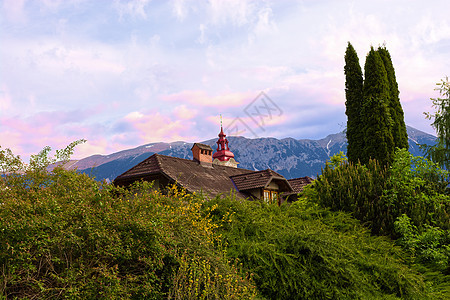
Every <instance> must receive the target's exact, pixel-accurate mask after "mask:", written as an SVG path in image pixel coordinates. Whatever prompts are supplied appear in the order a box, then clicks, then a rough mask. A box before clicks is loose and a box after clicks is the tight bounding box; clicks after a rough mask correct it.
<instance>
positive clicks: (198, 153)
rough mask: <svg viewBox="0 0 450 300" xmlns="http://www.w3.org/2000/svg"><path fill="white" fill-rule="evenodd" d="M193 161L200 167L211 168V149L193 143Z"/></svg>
mask: <svg viewBox="0 0 450 300" xmlns="http://www.w3.org/2000/svg"><path fill="white" fill-rule="evenodd" d="M191 150H192V156H193V157H194V160H195V161H197V162H199V163H200V164H201V165H202V166H205V167H211V168H212V151H213V150H212V148H211V147H210V146H208V145H205V144H200V143H195V144H194V146H192V148H191Z"/></svg>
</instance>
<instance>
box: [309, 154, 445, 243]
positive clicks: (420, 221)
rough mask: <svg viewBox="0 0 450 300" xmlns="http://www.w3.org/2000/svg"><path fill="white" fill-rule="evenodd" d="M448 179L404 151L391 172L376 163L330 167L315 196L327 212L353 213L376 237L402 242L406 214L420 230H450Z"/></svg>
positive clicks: (373, 161) (332, 165) (321, 179)
mask: <svg viewBox="0 0 450 300" xmlns="http://www.w3.org/2000/svg"><path fill="white" fill-rule="evenodd" d="M332 162H333V161H332ZM447 179H448V172H446V171H444V170H441V169H440V168H439V167H438V166H437V165H436V164H434V163H433V162H431V161H428V160H426V159H424V158H422V157H413V156H412V155H411V154H410V153H409V152H408V151H406V150H404V149H400V150H398V151H397V152H396V154H395V157H394V162H393V163H392V164H391V166H390V167H389V169H385V168H384V167H382V166H380V165H379V164H378V163H377V161H375V160H372V161H370V162H369V163H367V164H366V165H360V164H356V165H355V164H351V163H347V162H345V161H341V163H339V164H336V163H328V164H327V165H326V166H325V168H324V169H323V170H322V175H321V176H319V178H318V179H317V180H316V181H315V183H314V190H315V197H316V199H317V200H318V202H319V203H320V204H321V205H322V206H324V207H329V208H331V209H332V210H342V211H347V212H351V213H352V214H353V216H354V217H356V218H357V219H359V220H361V221H362V222H363V223H365V224H367V225H368V226H369V227H370V228H371V230H372V233H375V234H386V235H390V236H396V234H395V231H394V222H395V221H396V220H397V218H398V217H400V216H401V215H403V214H406V215H408V216H409V217H410V218H411V221H412V222H413V223H414V224H415V225H416V226H423V225H424V224H427V225H430V226H438V227H440V228H442V229H444V230H448V229H450V223H449V222H450V221H449V220H450V197H449V196H448V195H447V194H446V186H447V184H448V182H447Z"/></svg>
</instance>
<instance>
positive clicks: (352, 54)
mask: <svg viewBox="0 0 450 300" xmlns="http://www.w3.org/2000/svg"><path fill="white" fill-rule="evenodd" d="M344 73H345V98H346V101H345V108H346V109H345V114H346V115H347V133H346V134H347V142H348V146H347V157H348V159H349V161H351V162H353V163H357V162H358V161H359V160H361V158H362V157H361V154H362V153H363V149H364V132H363V124H362V121H361V107H362V104H363V75H362V71H361V66H360V64H359V59H358V54H356V51H355V49H354V48H353V46H352V44H350V42H349V43H348V46H347V50H346V51H345V66H344Z"/></svg>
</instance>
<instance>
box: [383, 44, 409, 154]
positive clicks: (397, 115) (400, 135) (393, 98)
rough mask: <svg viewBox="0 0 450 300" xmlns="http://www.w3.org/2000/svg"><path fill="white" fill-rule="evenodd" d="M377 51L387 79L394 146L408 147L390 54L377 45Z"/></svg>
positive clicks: (384, 48)
mask: <svg viewBox="0 0 450 300" xmlns="http://www.w3.org/2000/svg"><path fill="white" fill-rule="evenodd" d="M377 52H378V54H379V55H380V57H381V59H382V60H383V64H384V68H385V69H386V74H387V79H388V81H389V94H390V97H389V112H390V114H391V118H392V124H391V125H392V128H391V132H392V137H393V139H394V146H395V147H398V148H405V149H408V147H409V145H408V134H407V133H406V125H405V119H404V113H403V109H402V105H401V104H400V98H399V94H400V92H399V90H398V84H397V79H396V78H395V70H394V66H393V64H392V60H391V55H390V54H389V51H388V50H387V49H386V47H384V46H383V47H378V50H377Z"/></svg>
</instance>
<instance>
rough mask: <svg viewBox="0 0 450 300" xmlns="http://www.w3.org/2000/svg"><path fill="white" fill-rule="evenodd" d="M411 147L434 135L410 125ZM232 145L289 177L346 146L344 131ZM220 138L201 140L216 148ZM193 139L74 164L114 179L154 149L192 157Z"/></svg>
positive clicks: (247, 164) (309, 172)
mask: <svg viewBox="0 0 450 300" xmlns="http://www.w3.org/2000/svg"><path fill="white" fill-rule="evenodd" d="M407 130H408V136H409V150H410V152H411V153H412V154H413V155H422V153H421V150H420V149H419V146H418V145H417V144H418V143H419V144H433V143H434V141H435V139H436V138H435V137H434V136H432V135H430V134H427V133H424V132H422V131H420V130H417V129H415V128H412V127H410V126H408V127H407ZM228 140H229V145H230V149H231V151H233V153H234V155H235V158H236V160H237V161H238V162H239V163H240V164H239V167H240V168H245V169H251V170H264V169H267V168H270V169H272V170H274V171H276V172H278V173H280V174H282V175H283V176H285V177H286V178H295V177H303V176H311V177H316V176H317V174H318V173H320V171H321V168H322V167H323V165H324V163H325V161H326V160H327V159H329V157H330V156H332V155H334V154H336V153H338V152H339V151H343V152H344V153H345V152H346V150H347V141H346V138H345V133H343V132H341V133H337V134H330V135H328V136H327V137H326V138H323V139H320V140H306V139H303V140H296V139H293V138H285V139H275V138H257V139H248V138H245V137H229V138H228ZM216 141H217V139H216V138H215V139H211V140H207V141H202V142H201V143H204V144H207V145H210V146H211V147H212V148H213V149H214V150H215V149H216V147H217V146H216V144H215V143H216ZM191 147H192V143H185V142H174V143H152V144H147V145H143V146H140V147H137V148H134V149H130V150H124V151H121V152H117V153H114V154H111V155H107V156H102V155H94V156H91V157H87V158H85V159H82V160H80V161H77V162H76V163H74V164H73V167H77V168H78V170H81V172H85V173H88V174H90V175H92V176H95V177H96V178H97V179H98V180H103V179H106V180H108V181H112V180H114V178H116V177H117V176H118V175H120V174H122V173H123V172H125V171H127V170H128V169H130V168H131V167H133V166H135V165H136V164H138V163H139V162H141V161H143V160H144V159H146V158H147V157H149V156H150V155H152V154H154V153H160V154H164V155H169V156H175V157H181V158H187V159H192V152H191Z"/></svg>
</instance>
